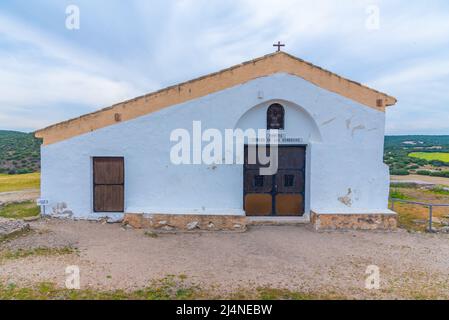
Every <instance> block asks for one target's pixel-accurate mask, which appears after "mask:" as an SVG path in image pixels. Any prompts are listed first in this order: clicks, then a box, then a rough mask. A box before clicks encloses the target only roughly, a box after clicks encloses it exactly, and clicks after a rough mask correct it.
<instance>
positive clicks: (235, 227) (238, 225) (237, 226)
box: [233, 224, 242, 229]
mask: <svg viewBox="0 0 449 320" xmlns="http://www.w3.org/2000/svg"><path fill="white" fill-rule="evenodd" d="M233 228H234V229H241V228H242V225H241V224H235V225H234V227H233Z"/></svg>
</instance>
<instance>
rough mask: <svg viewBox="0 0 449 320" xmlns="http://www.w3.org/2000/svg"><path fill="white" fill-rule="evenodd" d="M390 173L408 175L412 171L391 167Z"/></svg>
mask: <svg viewBox="0 0 449 320" xmlns="http://www.w3.org/2000/svg"><path fill="white" fill-rule="evenodd" d="M390 174H392V175H394V176H408V175H409V174H410V173H409V172H408V171H407V170H406V169H391V170H390Z"/></svg>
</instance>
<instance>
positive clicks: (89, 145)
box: [42, 74, 388, 218]
mask: <svg viewBox="0 0 449 320" xmlns="http://www.w3.org/2000/svg"><path fill="white" fill-rule="evenodd" d="M261 92H262V93H263V98H262V99H260V98H259V96H260V93H261ZM273 101H280V102H281V103H284V104H285V105H286V108H287V117H289V115H288V114H289V113H291V114H292V115H293V114H295V112H296V111H295V110H298V109H299V110H301V112H304V113H306V114H308V115H309V117H310V118H311V119H312V121H313V122H314V124H315V125H316V127H317V128H318V130H319V135H318V136H317V135H314V134H310V133H309V132H307V130H306V131H303V133H301V130H297V128H295V125H296V122H295V123H290V124H289V125H288V126H289V127H287V128H286V131H287V133H291V134H289V135H291V136H293V135H294V136H297V135H304V136H303V137H302V138H303V139H304V143H306V144H308V163H309V166H308V168H307V171H308V177H307V181H308V185H307V187H308V192H307V195H306V197H307V208H306V209H307V211H309V210H316V209H320V210H321V211H325V210H334V212H335V211H339V212H348V211H351V210H359V211H360V209H364V210H365V209H366V210H368V209H385V208H386V198H387V193H388V191H387V190H388V174H387V168H386V166H385V165H384V164H383V162H382V159H383V139H384V138H383V137H384V123H385V114H384V113H383V112H381V111H377V110H374V109H372V108H369V107H365V106H362V105H360V104H358V103H356V102H354V101H352V100H349V99H346V98H343V97H341V96H339V95H337V94H334V93H332V92H329V91H326V90H323V89H321V88H319V87H317V86H315V85H313V84H311V83H309V82H307V81H304V80H303V79H301V78H298V77H295V76H292V75H288V74H276V75H272V76H269V77H263V78H259V79H256V80H253V81H250V82H248V83H245V84H243V85H240V86H237V87H234V88H231V89H227V90H224V91H221V92H218V93H215V94H211V95H208V96H206V97H203V98H200V99H197V100H194V101H189V102H186V103H183V104H180V105H176V106H173V107H170V108H166V109H163V110H161V111H159V112H155V113H152V114H149V115H145V116H142V117H139V118H136V119H134V120H131V121H127V122H123V123H119V124H116V125H114V126H109V127H105V128H102V129H99V130H97V131H94V132H90V133H87V134H83V135H80V136H76V137H73V138H71V139H68V140H65V141H62V142H59V143H54V144H51V145H47V146H43V147H42V198H44V199H48V200H49V201H50V203H51V206H55V205H56V204H57V203H62V202H64V203H66V204H67V206H68V208H69V209H70V210H71V211H73V213H74V214H75V216H77V217H81V218H98V217H102V216H105V215H106V214H102V213H98V214H94V213H92V169H91V157H92V156H124V157H125V172H126V173H125V179H126V180H125V186H126V187H125V190H126V193H125V199H126V203H125V207H126V212H130V213H173V214H177V213H178V214H186V213H195V214H243V211H242V207H243V190H242V187H243V169H242V166H241V165H219V166H208V165H181V166H175V165H173V164H171V162H170V157H169V153H170V148H171V147H172V146H173V145H174V144H175V143H174V142H170V140H169V137H170V133H171V132H172V130H174V129H177V128H186V129H189V130H191V128H192V121H195V120H201V121H202V124H203V129H206V128H217V129H220V130H224V129H228V128H231V129H232V128H235V127H236V126H238V123H239V122H240V120H241V119H245V118H248V119H256V120H251V121H255V122H254V125H255V126H256V125H258V126H260V128H265V126H266V120H265V116H264V113H265V112H266V107H267V106H268V104H269V103H270V102H273ZM264 103H265V104H264ZM293 117H294V116H293ZM290 118H291V117H289V118H288V119H287V121H290V120H289V119H290ZM257 119H259V120H257ZM262 120H263V122H262ZM258 122H259V124H257V123H258ZM240 123H241V122H240ZM298 125H300V124H299V123H298ZM361 177H363V179H361ZM348 189H351V190H352V192H351V195H350V196H351V197H352V204H351V207H348V206H347V205H345V204H343V203H342V202H341V201H339V200H338V198H339V197H343V196H345V195H346V194H347V193H348ZM48 209H50V210H51V208H48ZM108 216H110V217H115V218H117V217H120V214H108Z"/></svg>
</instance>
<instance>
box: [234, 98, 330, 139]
mask: <svg viewBox="0 0 449 320" xmlns="http://www.w3.org/2000/svg"><path fill="white" fill-rule="evenodd" d="M279 106H282V109H280V108H279ZM273 107H275V108H276V112H277V113H276V117H278V116H280V114H281V115H282V116H283V119H282V120H283V121H281V122H283V123H282V125H281V127H283V129H280V130H279V132H280V133H282V134H283V135H284V137H286V138H291V139H296V140H292V141H291V142H284V143H290V144H298V142H295V141H301V143H300V144H308V143H309V142H321V140H322V139H321V133H320V130H319V128H318V125H317V124H316V122H315V120H314V119H313V117H312V116H311V115H310V114H309V113H308V112H307V111H306V110H305V109H304V108H302V107H300V106H298V105H297V104H295V103H292V102H289V101H285V100H271V101H266V102H264V103H261V104H259V105H256V106H254V107H252V108H250V109H249V110H248V111H246V112H245V113H244V114H243V115H242V116H241V117H240V119H239V120H238V121H237V124H236V126H235V129H242V130H247V129H254V130H258V129H270V128H269V127H270V126H269V119H268V117H269V116H270V108H273ZM278 120H279V121H280V120H281V119H280V118H279V119H278ZM281 143H283V142H281Z"/></svg>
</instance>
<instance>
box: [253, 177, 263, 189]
mask: <svg viewBox="0 0 449 320" xmlns="http://www.w3.org/2000/svg"><path fill="white" fill-rule="evenodd" d="M263 182H264V178H263V176H254V186H255V187H259V188H261V187H263Z"/></svg>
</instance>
